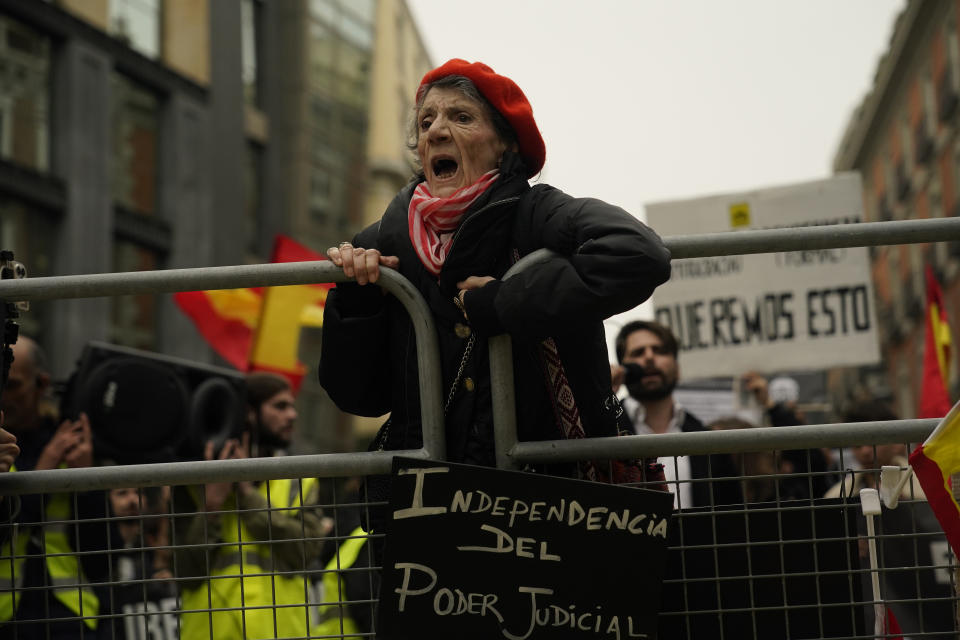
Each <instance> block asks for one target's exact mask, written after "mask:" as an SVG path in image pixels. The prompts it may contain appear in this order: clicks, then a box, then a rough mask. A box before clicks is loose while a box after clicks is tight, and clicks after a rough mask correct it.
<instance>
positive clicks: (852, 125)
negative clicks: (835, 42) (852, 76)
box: [833, 0, 936, 172]
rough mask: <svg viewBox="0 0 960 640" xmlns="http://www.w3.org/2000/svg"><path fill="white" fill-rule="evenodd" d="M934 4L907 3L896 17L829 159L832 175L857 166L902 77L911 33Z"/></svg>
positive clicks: (920, 0)
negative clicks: (884, 48) (887, 42)
mask: <svg viewBox="0 0 960 640" xmlns="http://www.w3.org/2000/svg"><path fill="white" fill-rule="evenodd" d="M935 4H936V3H935V2H930V1H929V0H909V2H908V3H907V6H906V7H905V8H904V9H903V11H901V12H900V15H898V16H897V19H896V22H895V23H894V29H893V35H892V36H891V37H890V47H889V48H888V50H887V51H886V53H884V54H883V56H882V57H881V58H880V62H879V63H878V64H877V71H876V74H875V75H874V80H873V88H872V89H871V90H870V92H869V93H868V94H867V95H866V97H864V99H863V101H862V102H861V103H860V105H859V106H858V107H857V108H856V109H854V112H853V115H852V116H851V117H850V122H849V123H848V124H847V128H846V130H845V131H844V133H843V137H842V138H841V139H840V145H839V147H838V148H837V151H836V154H835V155H834V158H833V170H834V172H840V171H850V170H853V169H856V168H857V167H858V164H859V162H860V159H861V157H862V155H863V152H864V148H865V146H866V144H867V142H868V141H869V139H870V137H871V136H870V134H871V133H872V132H873V131H874V129H875V128H876V127H877V126H879V122H878V120H879V118H878V116H879V112H880V109H881V108H882V107H883V106H885V105H886V102H887V99H888V98H889V96H890V95H891V94H892V93H894V92H895V91H896V88H897V87H896V82H895V81H896V79H897V78H899V77H900V76H902V75H903V74H904V72H905V71H906V67H907V66H908V65H909V63H910V60H909V56H905V55H904V53H905V52H906V51H907V50H908V48H907V44H908V42H909V41H910V39H911V36H913V35H914V32H915V31H916V30H917V29H918V28H919V27H920V26H922V25H923V24H925V21H924V20H922V19H921V16H923V17H926V16H928V15H929V14H930V13H932V12H933V11H935V9H936V8H935V7H934V5H935Z"/></svg>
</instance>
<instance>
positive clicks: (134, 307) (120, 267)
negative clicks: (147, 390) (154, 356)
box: [110, 238, 160, 351]
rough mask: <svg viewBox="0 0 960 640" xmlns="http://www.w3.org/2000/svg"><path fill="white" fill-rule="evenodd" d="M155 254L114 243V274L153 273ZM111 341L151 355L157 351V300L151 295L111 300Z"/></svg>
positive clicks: (156, 262)
mask: <svg viewBox="0 0 960 640" xmlns="http://www.w3.org/2000/svg"><path fill="white" fill-rule="evenodd" d="M159 262H160V260H159V258H158V255H157V253H156V252H155V251H153V250H151V249H147V248H145V247H143V246H141V245H139V244H137V243H135V242H130V241H129V240H124V239H122V238H116V239H114V243H113V270H114V271H152V270H155V269H157V268H159ZM111 315H112V318H111V320H112V322H111V327H110V334H111V335H110V339H111V341H112V342H114V343H115V344H119V345H123V346H126V347H133V348H134V349H146V350H149V351H153V350H155V349H156V348H157V297H156V296H155V295H153V294H149V293H146V294H140V295H135V296H117V297H115V298H113V312H112V314H111Z"/></svg>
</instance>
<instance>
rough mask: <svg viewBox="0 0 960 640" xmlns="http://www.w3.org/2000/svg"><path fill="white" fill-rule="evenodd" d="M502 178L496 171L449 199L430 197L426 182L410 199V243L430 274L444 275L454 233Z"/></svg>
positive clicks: (420, 185)
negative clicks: (467, 214)
mask: <svg viewBox="0 0 960 640" xmlns="http://www.w3.org/2000/svg"><path fill="white" fill-rule="evenodd" d="M499 175H500V172H499V170H498V169H492V170H491V171H488V172H487V173H485V174H483V175H482V176H480V179H479V180H477V181H476V182H474V183H473V184H471V185H469V186H466V187H463V188H462V189H459V190H457V191H455V192H454V193H453V194H451V195H450V196H448V197H446V198H435V197H433V196H432V195H430V190H429V189H428V188H427V183H426V182H421V183H420V184H418V185H417V188H416V189H414V191H413V197H412V198H410V208H409V210H408V214H407V222H408V225H409V228H410V242H412V243H413V248H414V249H416V251H417V255H418V256H419V257H420V262H422V263H423V266H425V267H426V268H427V271H429V272H430V273H432V274H433V275H435V276H439V275H440V269H441V268H442V267H443V262H444V261H445V260H446V259H447V252H448V251H449V250H450V243H451V242H453V235H454V231H456V229H457V225H459V224H460V218H462V217H463V214H464V213H465V212H466V211H467V209H469V208H470V205H472V204H473V203H474V202H475V201H476V200H477V198H479V197H480V196H482V195H483V193H484V192H485V191H486V190H487V189H488V188H489V187H490V185H491V184H493V182H494V180H496V179H497V177H498V176H499Z"/></svg>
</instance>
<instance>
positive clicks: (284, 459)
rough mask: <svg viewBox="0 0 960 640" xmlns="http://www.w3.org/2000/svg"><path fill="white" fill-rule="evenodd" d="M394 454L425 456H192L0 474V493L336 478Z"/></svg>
mask: <svg viewBox="0 0 960 640" xmlns="http://www.w3.org/2000/svg"><path fill="white" fill-rule="evenodd" d="M395 455H399V456H407V457H414V458H425V457H426V452H424V450H423V449H410V450H404V451H373V452H358V453H321V454H313V455H303V456H279V457H274V458H243V459H239V460H196V461H189V462H163V463H157V464H129V465H117V466H111V467H84V468H77V469H51V470H49V471H22V472H20V473H3V474H0V495H22V494H31V493H62V492H70V491H93V490H100V489H112V488H117V487H157V486H164V485H188V484H207V483H210V482H236V481H239V480H255V481H260V480H275V479H278V478H336V477H350V476H357V475H367V474H378V473H390V468H391V464H392V461H393V457H394V456H395Z"/></svg>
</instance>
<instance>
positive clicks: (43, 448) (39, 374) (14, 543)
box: [0, 336, 108, 639]
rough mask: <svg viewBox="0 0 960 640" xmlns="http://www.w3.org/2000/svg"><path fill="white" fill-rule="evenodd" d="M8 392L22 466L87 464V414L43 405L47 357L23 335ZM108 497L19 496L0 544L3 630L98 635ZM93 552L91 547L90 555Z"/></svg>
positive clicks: (5, 400)
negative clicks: (65, 413)
mask: <svg viewBox="0 0 960 640" xmlns="http://www.w3.org/2000/svg"><path fill="white" fill-rule="evenodd" d="M13 356H14V360H13V363H12V365H11V367H10V375H9V378H8V379H7V384H6V386H5V387H4V390H3V397H2V405H3V408H4V414H5V415H4V419H5V427H6V428H7V429H9V430H10V432H12V433H13V434H14V435H15V436H16V438H17V444H18V446H19V448H20V457H19V459H18V461H17V465H16V470H17V471H30V470H45V469H57V468H63V467H73V468H77V467H89V466H92V464H93V439H92V435H91V431H90V423H89V421H88V420H87V417H86V416H85V415H81V416H80V417H79V419H77V420H64V421H63V422H61V423H60V424H59V426H58V425H57V423H56V421H54V419H53V418H52V417H51V416H49V415H45V414H44V413H43V412H42V411H41V406H42V404H43V400H44V398H45V395H46V392H47V390H48V388H49V386H50V372H49V370H48V369H47V366H46V357H45V355H44V353H43V350H42V349H41V348H40V347H39V345H37V343H36V342H34V341H33V340H31V339H30V338H27V337H25V336H21V337H20V339H19V340H18V341H17V343H16V344H15V345H14V346H13ZM106 515H107V513H106V499H105V496H104V494H103V492H101V491H89V492H81V493H76V494H49V495H42V496H41V495H33V496H21V498H20V510H19V513H18V514H17V515H16V519H15V522H16V524H17V525H18V526H17V528H16V530H15V531H14V532H12V535H11V537H10V539H9V540H8V541H7V542H6V543H5V544H3V546H2V547H0V636H3V637H16V638H18V639H31V638H47V639H57V638H85V637H91V638H92V637H95V634H96V631H97V627H98V622H99V620H98V617H97V616H98V615H100V614H102V613H104V611H102V607H101V602H100V598H99V597H98V596H97V593H96V587H97V583H103V582H106V581H107V554H106V553H95V552H103V551H105V550H106V544H107V539H108V536H107V524H106V520H105V518H106ZM91 552H94V553H91Z"/></svg>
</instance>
